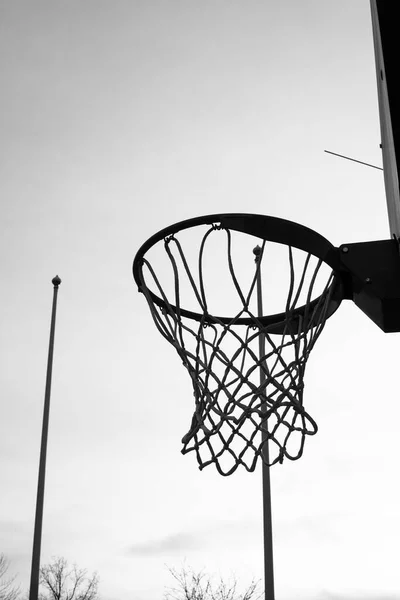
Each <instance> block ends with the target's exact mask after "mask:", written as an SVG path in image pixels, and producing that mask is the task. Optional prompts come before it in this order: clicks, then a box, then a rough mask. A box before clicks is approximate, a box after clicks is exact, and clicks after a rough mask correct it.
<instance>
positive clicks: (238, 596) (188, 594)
mask: <svg viewBox="0 0 400 600" xmlns="http://www.w3.org/2000/svg"><path fill="white" fill-rule="evenodd" d="M168 570H169V572H170V573H171V575H172V577H173V578H174V579H175V586H176V587H169V588H167V590H166V592H165V594H164V600H260V599H261V598H263V597H264V594H263V593H260V591H259V589H258V582H257V581H254V579H253V581H252V582H251V583H250V585H249V586H248V587H247V589H246V590H245V591H244V592H239V591H238V584H237V580H236V578H235V577H232V578H231V579H230V580H229V581H227V580H224V579H222V578H221V577H220V578H219V579H218V580H217V581H216V582H214V579H215V578H213V577H212V576H209V575H207V574H206V573H204V571H198V572H196V571H194V570H193V569H192V568H191V567H182V569H181V570H180V571H177V570H175V569H171V568H169V567H168Z"/></svg>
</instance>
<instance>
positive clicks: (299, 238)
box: [132, 213, 344, 333]
mask: <svg viewBox="0 0 400 600" xmlns="http://www.w3.org/2000/svg"><path fill="white" fill-rule="evenodd" d="M213 224H214V225H218V226H221V227H222V228H223V229H230V230H234V231H241V232H242V233H247V234H249V235H253V236H255V237H256V238H257V239H258V240H259V239H263V240H266V241H268V242H276V243H278V244H286V245H287V246H292V247H294V248H298V249H299V250H303V251H304V252H309V253H310V254H312V255H314V256H316V257H317V258H320V259H321V260H323V261H324V262H325V263H326V264H328V265H329V266H330V267H331V268H332V270H333V272H334V275H335V276H334V278H333V281H332V284H331V285H330V287H329V290H328V293H330V296H331V299H330V302H329V306H328V309H327V312H326V318H329V317H330V316H331V315H333V313H334V312H335V311H336V310H337V309H338V307H339V306H340V303H341V301H342V300H343V297H344V295H343V284H342V281H341V277H340V274H339V271H340V260H339V256H338V251H337V249H336V248H335V247H334V246H333V245H332V244H331V243H330V242H329V241H328V240H327V239H326V238H324V237H323V236H322V235H320V234H319V233H317V232H316V231H313V230H312V229H310V228H309V227H305V226H304V225H299V224H298V223H294V222H293V221H287V220H286V219H280V218H278V217H270V216H266V215H254V214H246V213H227V214H216V215H205V216H202V217H196V218H194V219H187V220H186V221H180V222H179V223H175V224H174V225H171V226H170V227H166V228H165V229H162V230H161V231H159V232H158V233H156V234H154V235H153V236H151V238H149V239H148V240H147V241H146V242H145V243H144V244H143V245H142V246H141V247H140V248H139V250H138V252H137V254H136V256H135V259H134V261H133V266H132V271H133V277H134V279H135V281H136V283H137V285H138V288H139V291H140V292H141V291H142V288H143V286H144V285H145V284H144V278H143V272H142V267H143V258H144V256H145V254H146V252H147V251H148V250H149V249H150V248H152V247H153V246H154V245H155V244H157V242H160V241H161V240H164V239H165V238H166V237H168V236H170V235H173V234H175V233H178V232H179V231H183V230H185V229H190V228H192V227H196V226H198V225H213ZM146 287H147V286H146ZM147 290H148V293H149V294H150V296H151V298H152V300H153V302H154V303H155V304H157V305H158V306H160V307H161V308H166V305H165V302H164V301H163V300H162V298H160V297H159V296H157V295H156V294H154V292H152V291H150V290H149V289H148V288H147ZM320 301H321V296H319V297H318V298H315V299H314V300H313V301H312V302H311V303H310V304H309V305H308V306H306V305H304V306H301V307H299V308H297V309H295V310H294V311H293V312H292V313H291V318H292V319H294V320H296V318H297V317H299V316H302V315H303V314H304V313H305V311H306V308H307V309H308V311H310V310H311V311H312V310H313V309H314V308H315V307H316V306H318V304H319V303H320ZM169 306H170V307H172V309H173V310H176V309H175V307H174V306H173V305H169ZM179 312H180V314H181V315H182V316H185V317H187V318H189V319H193V320H195V321H205V322H208V323H216V322H221V323H224V324H229V323H231V322H232V319H233V316H232V317H220V316H215V315H209V314H207V315H204V314H203V313H196V312H192V311H189V310H186V309H183V308H180V309H179ZM258 320H259V321H260V323H261V324H262V325H263V326H273V325H274V326H275V327H274V328H273V331H271V333H283V329H284V327H285V323H286V321H287V316H286V313H284V312H282V313H277V314H274V315H264V316H263V317H260V318H259V319H258ZM235 324H237V325H254V321H253V320H252V319H250V318H248V317H243V318H239V319H236V320H235Z"/></svg>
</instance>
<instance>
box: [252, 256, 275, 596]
mask: <svg viewBox="0 0 400 600" xmlns="http://www.w3.org/2000/svg"><path fill="white" fill-rule="evenodd" d="M253 253H254V254H255V257H256V258H255V262H256V265H257V313H258V317H262V316H263V302H262V285H261V259H262V250H261V248H260V246H256V247H255V248H254V250H253ZM259 354H260V360H261V358H262V357H263V356H265V337H264V335H263V334H262V333H260V335H259ZM264 382H265V373H264V371H263V369H262V368H261V364H260V386H262V385H263V383H264ZM264 410H265V411H266V410H267V407H266V406H265V407H264ZM261 435H262V442H263V447H262V458H263V461H262V487H263V524H264V581H265V600H275V590H274V560H273V544H272V508H271V479H270V468H269V465H268V463H269V449H268V435H267V432H266V431H264V430H262V433H261Z"/></svg>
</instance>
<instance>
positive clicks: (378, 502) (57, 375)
mask: <svg viewBox="0 0 400 600" xmlns="http://www.w3.org/2000/svg"><path fill="white" fill-rule="evenodd" d="M0 64H1V78H2V94H1V99H0V102H1V111H0V119H1V143H0V151H1V163H0V169H1V177H0V188H1V195H0V197H1V219H0V223H1V225H0V227H1V236H0V245H1V246H0V247H1V255H2V257H3V260H2V261H1V279H2V284H3V285H2V311H1V314H0V319H1V331H2V342H3V343H2V346H1V351H0V352H1V354H0V396H1V404H2V418H1V420H0V448H1V453H0V481H1V482H2V492H1V495H0V551H3V552H4V553H5V554H6V555H7V556H8V557H9V558H10V560H11V564H12V568H13V570H15V571H17V572H18V573H19V580H20V582H21V584H22V586H23V588H24V589H26V588H27V587H28V582H29V569H30V559H31V548H32V533H33V519H34V506H35V495H36V478H37V467H38V454H39V442H40V427H41V417H42V405H43V404H42V403H43V394H44V378H45V365H46V358H47V344H48V331H49V319H50V308H51V293H52V286H51V283H50V282H51V279H52V277H53V276H54V275H56V274H57V273H58V274H59V275H60V277H61V279H62V284H61V287H60V292H59V312H58V323H57V333H56V353H55V364H54V378H53V395H52V408H51V417H50V436H49V447H48V468H47V484H46V502H45V516H44V527H43V543H42V560H43V562H47V561H48V560H50V558H51V556H52V555H63V556H65V557H66V558H67V559H68V560H70V561H72V562H73V561H76V562H77V563H78V564H79V565H81V566H83V567H87V568H88V569H90V570H98V572H99V574H100V577H101V592H102V597H103V598H104V599H110V600H117V599H118V600H128V598H129V600H153V599H155V598H161V597H162V591H163V587H164V585H166V584H167V583H168V582H169V581H170V579H169V576H168V572H167V570H166V568H165V564H168V565H170V566H173V567H179V565H180V564H181V563H182V561H183V560H184V559H185V558H186V559H187V562H188V563H189V564H192V565H193V566H194V567H195V568H199V569H200V568H202V567H205V568H206V569H207V570H209V571H217V572H218V571H220V572H221V573H222V574H224V575H225V574H229V573H230V572H231V571H236V572H237V574H238V577H239V579H241V580H242V581H243V582H246V581H250V579H251V578H252V576H255V577H257V578H258V577H261V576H262V536H261V472H259V471H258V472H256V473H253V474H247V473H242V472H237V473H236V474H235V475H233V476H232V477H230V478H221V477H220V476H218V474H217V473H216V472H215V470H214V469H212V468H211V467H209V468H207V469H205V470H204V471H203V472H199V471H198V469H197V465H196V461H195V457H194V456H192V455H188V456H186V457H183V456H182V455H181V454H180V448H181V445H180V439H181V437H182V435H183V434H184V433H186V432H187V430H188V426H189V424H190V419H191V414H192V400H193V399H192V391H191V387H190V381H189V378H188V377H187V375H186V376H185V373H184V372H183V370H182V368H181V364H180V361H179V360H178V358H177V357H176V356H175V354H174V351H173V350H172V349H171V348H169V347H168V345H167V344H166V343H165V342H164V341H163V340H162V339H161V337H160V336H159V334H158V333H157V332H156V330H155V328H154V326H153V323H152V321H151V318H150V315H149V313H148V309H147V305H146V303H145V302H144V300H143V298H142V297H141V296H140V295H139V294H138V293H137V291H136V286H135V285H134V283H133V281H132V276H131V263H132V259H133V256H134V254H135V252H136V250H137V249H138V247H139V246H140V245H141V244H142V243H143V242H144V241H145V239H147V238H148V237H149V236H150V235H152V234H153V233H154V232H156V231H158V230H159V229H161V228H163V227H165V226H167V225H169V224H171V223H174V222H175V221H180V220H182V219H185V218H190V217H194V216H197V215H200V214H207V213H216V212H254V213H261V214H271V215H274V216H281V217H283V218H287V219H291V220H293V221H298V222H300V223H302V224H304V225H308V226H309V227H311V228H313V229H315V230H317V231H319V232H320V233H321V234H322V235H324V236H325V237H327V238H328V239H330V241H332V242H333V243H334V244H336V245H339V244H340V243H343V242H351V241H363V240H373V239H384V238H387V237H389V231H388V225H387V214H386V208H385V200H384V186H383V177H382V174H381V173H380V172H379V171H377V170H375V169H370V168H368V167H363V166H361V165H356V164H354V163H350V162H348V161H344V160H342V159H339V158H336V157H333V156H329V155H327V154H324V152H323V150H324V149H329V150H332V151H334V152H340V153H343V154H346V155H349V156H352V157H355V158H357V159H359V160H365V161H367V162H371V163H373V164H376V165H380V164H381V156H380V150H379V142H380V137H379V136H380V134H379V121H378V111H377V97H376V87H375V85H376V84H375V70H374V56H373V44H372V32H371V24H370V14H369V2H368V1H367V0H352V2H348V1H346V0H335V1H330V0H322V1H321V0H313V1H311V0H302V1H301V2H300V1H298V0H281V1H280V2H271V1H269V0H263V1H261V0H260V1H258V0H246V2H244V1H243V0H241V1H239V0H229V1H228V0H205V1H201V2H200V1H198V0H197V1H196V0H187V1H183V0H180V1H179V0H163V1H162V0H156V1H151V0H143V1H139V0H130V1H122V0H117V1H113V2H111V1H110V0H107V1H105V0H96V1H94V0H87V1H85V2H78V1H76V0H70V1H69V2H62V1H61V0H52V1H51V2H50V1H49V0H45V1H44V0H37V1H36V2H29V1H28V0H17V1H11V0H9V1H7V0H5V1H3V2H1V3H0ZM397 353H398V337H397V336H396V335H394V334H392V335H384V334H383V333H381V332H380V331H379V330H378V329H377V328H376V327H375V326H374V325H373V324H372V323H371V322H370V321H369V320H368V319H367V317H365V316H364V315H363V314H362V313H361V312H359V311H357V309H356V308H355V307H354V306H352V305H351V304H350V303H345V304H344V305H343V306H342V307H341V309H340V311H339V312H338V313H337V314H336V315H335V316H334V317H333V319H332V320H331V322H330V323H328V325H327V327H326V329H325V331H324V332H323V334H322V337H321V338H320V340H319V341H318V344H317V347H316V349H315V350H314V355H313V356H312V358H311V359H310V362H309V367H308V372H307V374H306V396H305V402H306V403H307V406H308V408H309V409H310V412H311V413H312V414H313V416H314V418H315V419H316V420H317V421H318V424H319V427H320V431H319V433H318V435H317V436H316V437H315V438H312V439H310V440H307V446H306V451H305V455H304V457H303V458H302V459H301V460H300V461H298V462H296V463H285V464H284V465H282V466H281V467H279V466H278V467H275V468H274V470H273V472H272V486H273V514H274V535H275V557H276V558H275V560H276V589H277V593H276V595H277V598H278V599H279V600H299V599H300V598H304V599H305V598H307V600H312V599H317V598H318V599H321V598H325V599H326V600H328V599H329V600H333V599H335V600H339V599H346V600H347V599H352V600H357V599H358V598H359V597H362V598H367V594H368V593H369V594H370V598H371V600H373V599H374V598H380V599H381V600H382V598H386V597H387V598H388V600H389V599H390V598H395V597H396V598H397V597H398V595H399V590H400V580H399V579H400V577H399V575H398V564H397V562H398V561H397V546H398V536H399V532H400V519H399V515H398V505H399V499H400V489H399V486H398V483H397V477H396V473H397V469H398V466H397V463H398V456H399V447H398V443H397V420H398V419H399V417H400V414H399V412H400V409H399V405H398V402H397V387H398V377H397V372H398V366H397V363H398V361H397V355H398V354H397ZM324 594H325V595H324ZM374 594H375V596H374Z"/></svg>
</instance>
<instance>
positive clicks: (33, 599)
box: [29, 275, 61, 600]
mask: <svg viewBox="0 0 400 600" xmlns="http://www.w3.org/2000/svg"><path fill="white" fill-rule="evenodd" d="M60 283H61V279H60V278H59V277H58V275H56V277H54V279H52V284H53V286H54V290H53V307H52V311H51V325H50V341H49V354H48V359H47V374H46V389H45V393H44V407H43V423H42V440H41V445H40V459H39V476H38V486H37V496H36V514H35V529H34V534H33V551H32V568H31V584H30V588H29V600H37V598H38V592H39V571H40V548H41V542H42V522H43V500H44V483H45V475H46V454H47V436H48V430H49V413H50V391H51V375H52V370H53V350H54V333H55V326H56V310H57V294H58V286H59V285H60Z"/></svg>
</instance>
